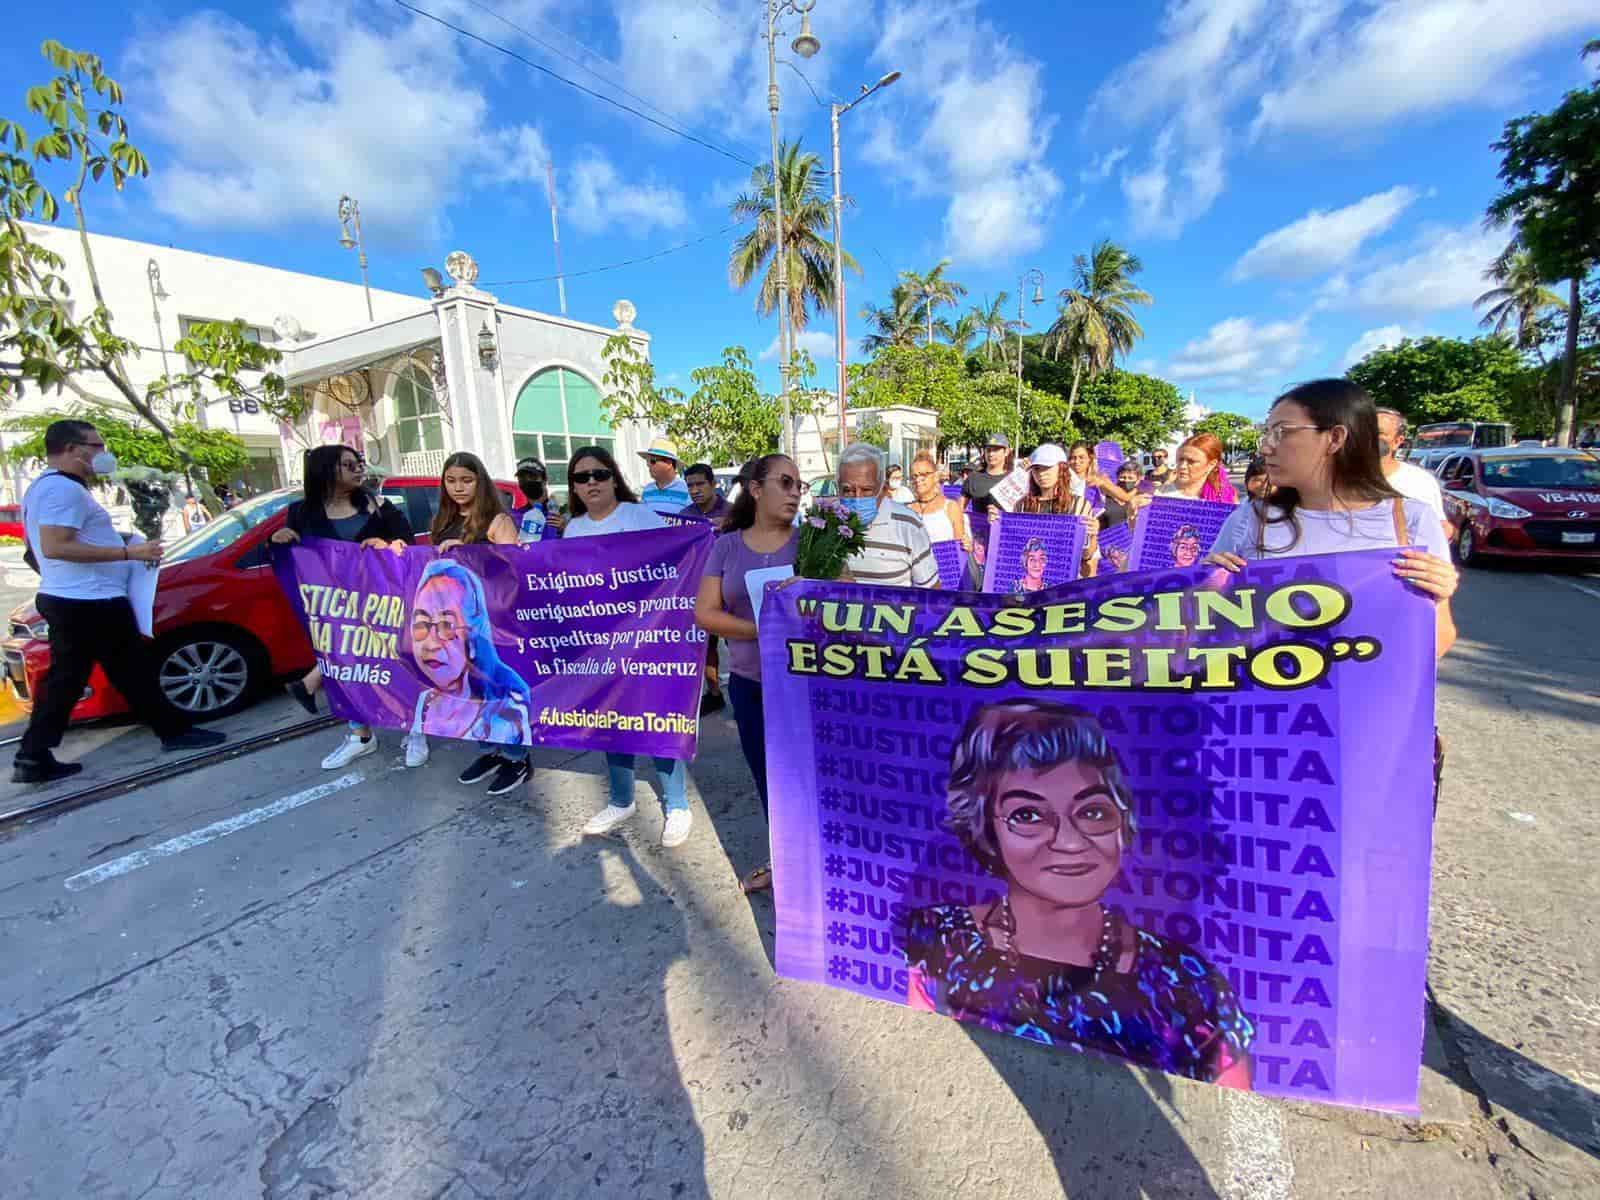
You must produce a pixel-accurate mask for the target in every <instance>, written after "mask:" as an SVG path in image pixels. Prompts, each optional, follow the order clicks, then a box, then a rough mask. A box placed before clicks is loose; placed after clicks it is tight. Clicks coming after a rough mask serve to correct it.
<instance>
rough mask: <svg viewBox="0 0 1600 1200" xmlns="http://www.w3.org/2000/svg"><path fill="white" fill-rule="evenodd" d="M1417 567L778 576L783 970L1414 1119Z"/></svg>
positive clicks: (1422, 927)
mask: <svg viewBox="0 0 1600 1200" xmlns="http://www.w3.org/2000/svg"><path fill="white" fill-rule="evenodd" d="M1392 558H1393V552H1392V551H1375V552H1359V553H1351V554H1340V555H1330V556H1323V557H1316V558H1303V559H1295V560H1285V561H1278V562H1260V563H1251V564H1249V565H1248V566H1247V567H1246V568H1245V570H1244V571H1243V572H1242V573H1241V574H1240V575H1238V576H1230V575H1228V574H1226V573H1225V572H1222V571H1219V570H1213V569H1210V568H1206V567H1200V568H1192V569H1189V570H1185V571H1177V572H1168V573H1154V574H1148V573H1147V574H1139V575H1129V574H1119V575H1114V576H1111V577H1109V578H1107V579H1088V580H1081V581H1079V582H1077V583H1073V584H1068V585H1065V586H1063V587H1059V588H1055V589H1052V590H1050V591H1048V592H1044V593H1041V594H1037V595H1034V596H1031V597H1027V598H1022V597H1017V596H998V595H995V596H991V595H987V594H975V593H965V594H960V595H952V594H950V593H946V592H924V591H913V590H908V589H897V588H896V589H891V588H871V587H867V586H863V585H859V584H840V583H823V582H817V581H807V582H804V583H801V584H798V585H796V586H794V587H792V588H788V589H784V590H782V591H774V592H771V593H769V595H768V596H767V606H768V607H767V609H766V610H765V611H764V612H763V619H762V624H761V651H762V677H763V684H764V691H765V703H766V706H767V708H766V719H767V728H768V729H769V730H770V731H773V734H772V736H770V737H769V738H768V742H767V756H768V782H769V786H770V790H771V825H772V850H773V868H774V874H775V883H774V886H775V889H776V898H777V916H778V927H777V967H778V971H779V973H780V974H783V975H785V976H788V977H790V978H794V979H800V980H805V981H809V982H813V983H819V984H826V985H828V986H832V987H839V988H845V989H847V990H850V991H854V992H858V993H860V994H862V995H865V996H870V997H873V998H875V999H879V1000H887V1001H890V1002H893V1003H898V1004H907V1005H910V1006H911V1007H914V1008H919V1009H924V1010H928V1011H932V1012H938V1013H942V1014H945V1015H947V1016H952V1017H956V1018H958V1019H960V1020H964V1021H970V1022H973V1023H976V1024H980V1025H983V1026H986V1027H988V1028H991V1029H995V1030H999V1031H1003V1032H1007V1033H1012V1034H1015V1035H1016V1036H1019V1037H1025V1038H1028V1039H1030V1040H1033V1041H1037V1042H1039V1043H1041V1044H1044V1045H1047V1046H1054V1047H1057V1048H1059V1049H1062V1050H1072V1051H1079V1052H1090V1053H1094V1054H1100V1055H1105V1056H1110V1057H1115V1058H1120V1059H1123V1060H1126V1061H1129V1062H1132V1063H1135V1064H1138V1065H1142V1066H1145V1067H1153V1068H1157V1069H1160V1070H1164V1071H1169V1072H1172V1073H1175V1074H1179V1075H1184V1076H1187V1077H1190V1078H1193V1079H1197V1080H1203V1081H1209V1082H1214V1083H1217V1084H1219V1085H1222V1086H1230V1087H1241V1088H1251V1089H1254V1090H1256V1091H1259V1092H1263V1093H1267V1094H1270V1095H1275V1096H1283V1097H1288V1098H1293V1099H1300V1100H1319V1101H1329V1102H1336V1103H1342V1104H1351V1105H1362V1106H1370V1107H1377V1108H1386V1109H1392V1110H1398V1111H1405V1112H1415V1111H1416V1102H1417V1082H1418V1072H1419V1068H1420V1063H1421V1047H1422V1024H1423V984H1424V975H1425V969H1426V960H1427V932H1428V930H1427V920H1428V882H1429V859H1430V851H1431V845H1430V833H1431V815H1432V808H1431V803H1430V796H1431V784H1432V776H1431V749H1432V745H1433V691H1434V666H1433V653H1432V650H1433V636H1434V633H1433V630H1434V618H1433V607H1432V605H1431V603H1430V602H1429V601H1428V600H1427V599H1426V598H1425V597H1422V596H1420V595H1418V594H1415V593H1413V592H1411V591H1409V590H1408V589H1407V588H1406V586H1405V585H1403V584H1402V583H1400V582H1399V581H1397V580H1396V579H1395V577H1394V575H1393V573H1392V567H1391V565H1390V564H1391V560H1392Z"/></svg>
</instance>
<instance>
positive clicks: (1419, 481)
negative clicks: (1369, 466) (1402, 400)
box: [1378, 408, 1450, 541]
mask: <svg viewBox="0 0 1600 1200" xmlns="http://www.w3.org/2000/svg"><path fill="white" fill-rule="evenodd" d="M1405 444H1406V419H1405V417H1403V416H1402V415H1401V414H1400V413H1399V412H1397V411H1396V410H1394V409H1392V408H1380V409H1379V410H1378V451H1379V453H1380V454H1382V455H1383V460H1382V463H1383V474H1384V478H1385V479H1387V480H1388V481H1389V486H1390V487H1392V488H1393V489H1394V490H1395V491H1397V492H1399V493H1400V494H1401V495H1402V496H1404V497H1405V498H1406V499H1407V500H1418V501H1421V502H1422V503H1423V504H1426V505H1427V506H1428V508H1429V509H1430V510H1431V511H1432V513H1433V515H1434V516H1435V517H1437V518H1438V519H1439V524H1440V525H1441V526H1442V527H1443V528H1444V531H1445V540H1446V541H1448V540H1449V538H1450V523H1449V522H1448V521H1446V520H1445V519H1444V493H1443V492H1442V491H1441V490H1440V488H1439V481H1438V479H1436V478H1434V476H1433V474H1432V473H1431V472H1428V471H1424V470H1423V469H1422V468H1421V467H1418V466H1415V465H1413V464H1411V463H1408V462H1401V461H1400V459H1399V457H1398V456H1399V454H1400V451H1401V449H1402V448H1403V447H1404V446H1405Z"/></svg>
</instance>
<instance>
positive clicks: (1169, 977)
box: [898, 700, 1255, 1088]
mask: <svg viewBox="0 0 1600 1200" xmlns="http://www.w3.org/2000/svg"><path fill="white" fill-rule="evenodd" d="M1133 805H1134V797H1133V792H1132V790H1131V789H1130V788H1129V786H1128V784H1127V782H1126V780H1124V778H1123V776H1122V770H1121V768H1120V767H1119V766H1118V765H1117V755H1116V751H1115V750H1114V748H1113V747H1112V746H1111V744H1110V743H1109V742H1108V741H1107V739H1106V735H1105V731H1104V730H1103V729H1102V728H1101V727H1100V724H1099V722H1098V721H1096V720H1095V718H1094V717H1093V716H1091V715H1090V714H1089V713H1088V712H1087V711H1086V710H1084V709H1081V708H1076V707H1072V706H1069V705H1065V704H1057V703H1053V702H1050V701H1044V700H1011V701H1006V702H1003V703H1000V704H990V705H985V706H984V707H982V708H980V709H978V710H977V711H976V712H974V713H973V714H972V716H971V717H970V718H969V719H968V721H967V724H966V727H965V729H963V730H962V733H961V736H960V737H959V738H958V739H957V741H956V744H955V748H954V750H953V752H952V754H951V761H950V775H949V782H948V784H947V792H946V806H947V809H948V816H947V825H948V827H949V828H950V829H951V830H952V831H953V832H954V833H955V834H956V836H957V837H958V838H959V839H960V840H961V843H962V845H963V846H965V847H966V849H967V852H968V853H969V854H971V855H972V857H973V858H974V859H976V860H977V861H978V863H979V864H980V865H981V866H983V867H984V868H985V869H986V870H988V871H989V872H990V873H992V874H993V875H995V876H997V877H998V878H999V879H1000V880H1001V881H1003V883H1004V888H1005V890H1004V894H1003V895H1001V896H1000V898H999V899H996V900H991V901H985V902H982V903H979V904H977V905H974V906H971V907H968V906H966V905H959V904H942V905H936V906H934V907H931V908H922V909H916V910H914V911H912V912H911V913H909V914H908V915H907V917H906V919H905V924H904V926H903V927H902V928H901V929H900V930H899V931H898V933H899V943H900V947H901V949H902V950H903V952H904V953H905V956H906V962H907V965H908V966H909V967H910V980H909V985H908V987H907V991H906V1003H907V1004H908V1005H909V1006H910V1007H912V1008H917V1009H922V1010H924V1011H928V1012H940V1013H944V1014H945V1015H946V1016H951V1017H956V1018H957V1019H959V1020H963V1021H972V1022H975V1023H977V1024H980V1025H983V1026H985V1027H986V1028H989V1029H993V1030H996V1031H998V1032H1001V1033H1011V1034H1018V1035H1020V1036H1024V1037H1028V1038H1030V1039H1032V1040H1034V1041H1040V1042H1043V1043H1045V1044H1046V1045H1050V1046H1060V1047H1062V1048H1064V1049H1073V1050H1078V1051H1091V1052H1094V1053H1099V1054H1105V1055H1110V1056H1114V1057H1117V1058H1121V1059H1125V1060H1127V1061H1128V1062H1131V1063H1134V1064H1136V1065H1138V1066H1143V1067H1154V1068H1155V1069H1157V1070H1160V1071H1169V1072H1171V1073H1173V1074H1176V1075H1184V1076H1187V1077H1188V1078H1190V1079H1199V1080H1204V1081H1207V1082H1210V1083H1216V1084H1220V1085H1222V1086H1223V1087H1234V1088H1249V1087H1250V1056H1249V1051H1250V1043H1251V1041H1252V1040H1253V1038H1254V1036H1255V1029H1254V1027H1253V1026H1252V1025H1251V1023H1250V1020H1249V1018H1248V1017H1246V1016H1245V1014H1244V1012H1243V1010H1241V1009H1240V1007H1239V1004H1238V1001H1237V1000H1236V999H1235V997H1234V994H1233V990H1232V989H1231V988H1230V987H1229V986H1228V983H1227V981H1226V980H1225V979H1224V978H1223V977H1222V976H1221V974H1220V973H1219V972H1218V971H1217V970H1216V969H1215V968H1214V967H1213V966H1212V965H1211V964H1210V963H1208V962H1206V960H1205V959H1204V958H1202V957H1201V956H1200V955H1199V953H1198V952H1196V951H1195V950H1194V949H1192V948H1191V947H1189V946H1185V945H1183V944H1181V943H1179V942H1176V941H1173V940H1171V939H1170V938H1165V937H1160V936H1158V935H1156V934H1154V933H1150V932H1148V931H1147V930H1144V929H1141V928H1139V927H1137V926H1135V925H1133V924H1131V923H1129V921H1128V920H1127V918H1126V917H1124V916H1123V915H1122V913H1121V912H1120V911H1119V910H1118V909H1116V908H1113V907H1111V906H1109V905H1107V904H1106V903H1105V901H1104V895H1105V892H1106V890H1107V889H1108V888H1110V887H1111V886H1112V884H1113V883H1115V882H1116V881H1117V879H1118V878H1119V876H1120V875H1121V872H1122V869H1123V866H1124V862H1123V859H1124V857H1125V855H1127V853H1128V851H1129V850H1130V849H1131V847H1132V845H1133V834H1134V815H1133Z"/></svg>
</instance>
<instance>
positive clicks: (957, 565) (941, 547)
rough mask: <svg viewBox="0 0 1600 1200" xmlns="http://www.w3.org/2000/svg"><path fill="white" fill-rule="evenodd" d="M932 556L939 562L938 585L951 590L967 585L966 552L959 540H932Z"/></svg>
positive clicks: (958, 589) (963, 587) (960, 589)
mask: <svg viewBox="0 0 1600 1200" xmlns="http://www.w3.org/2000/svg"><path fill="white" fill-rule="evenodd" d="M933 558H934V561H935V562H937V563H938V564H939V586H940V587H942V588H949V589H950V590H951V591H955V592H960V591H965V590H966V587H967V552H966V551H965V550H963V549H962V548H961V543H960V542H955V541H951V542H934V543H933Z"/></svg>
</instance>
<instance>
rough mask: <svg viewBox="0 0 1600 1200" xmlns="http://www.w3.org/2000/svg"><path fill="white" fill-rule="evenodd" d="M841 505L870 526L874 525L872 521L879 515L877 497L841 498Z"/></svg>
mask: <svg viewBox="0 0 1600 1200" xmlns="http://www.w3.org/2000/svg"><path fill="white" fill-rule="evenodd" d="M839 503H840V504H842V505H844V506H845V508H847V509H848V510H849V511H851V512H853V513H855V514H856V516H858V517H860V518H861V519H862V520H863V521H865V522H866V523H867V524H869V525H870V524H872V519H873V518H874V517H876V516H877V515H878V498H877V497H876V496H840V497H839Z"/></svg>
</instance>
